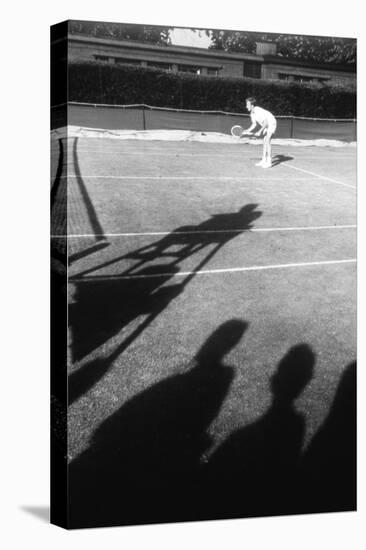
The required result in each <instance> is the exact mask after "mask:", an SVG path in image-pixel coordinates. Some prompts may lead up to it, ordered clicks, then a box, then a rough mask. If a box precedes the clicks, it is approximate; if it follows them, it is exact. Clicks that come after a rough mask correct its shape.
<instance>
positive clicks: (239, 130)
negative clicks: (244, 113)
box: [231, 124, 244, 137]
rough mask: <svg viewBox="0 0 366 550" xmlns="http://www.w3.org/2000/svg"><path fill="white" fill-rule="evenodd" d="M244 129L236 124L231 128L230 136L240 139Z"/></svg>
mask: <svg viewBox="0 0 366 550" xmlns="http://www.w3.org/2000/svg"><path fill="white" fill-rule="evenodd" d="M243 130H244V128H243V127H242V126H239V124H236V125H235V126H233V127H232V128H231V135H232V136H234V137H240V136H241V135H242V133H243Z"/></svg>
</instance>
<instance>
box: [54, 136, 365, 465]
mask: <svg viewBox="0 0 366 550" xmlns="http://www.w3.org/2000/svg"><path fill="white" fill-rule="evenodd" d="M59 146H60V147H61V148H62V158H61V164H58V165H57V162H56V159H57V158H58V159H59V160H60V158H59V156H60V150H59V148H56V149H57V151H56V150H55V153H54V155H55V158H54V160H55V163H54V173H55V175H56V177H57V178H58V181H59V182H61V185H65V183H66V174H67V205H68V227H67V234H68V259H69V271H68V276H69V285H68V295H69V344H70V346H69V359H70V360H69V399H70V408H69V443H68V445H69V458H70V460H71V461H73V460H74V459H77V458H78V457H80V456H82V453H84V454H85V453H87V452H88V449H90V447H91V446H92V445H93V441H94V439H95V434H96V433H97V434H99V437H101V438H102V439H103V429H104V427H105V426H106V425H107V424H108V422H110V419H113V418H116V417H117V416H118V415H119V414H120V413H121V411H123V410H127V409H128V406H129V404H130V403H131V402H134V400H137V402H138V399H139V398H141V403H145V401H144V397H143V396H146V395H150V394H151V395H154V388H159V387H161V386H159V383H163V382H164V381H166V383H168V382H169V380H170V381H173V380H177V381H178V380H184V379H185V378H184V377H187V376H189V373H192V372H195V370H194V369H197V368H199V365H200V361H201V362H202V354H203V355H204V357H206V358H207V357H212V360H213V362H214V363H215V365H216V366H217V365H221V367H222V368H225V367H227V368H230V372H231V373H232V376H231V378H230V383H225V384H223V386H224V389H222V392H221V393H220V392H219V393H218V394H217V398H216V401H215V405H214V406H212V410H211V412H210V415H208V419H206V421H205V422H203V424H204V426H203V428H202V429H204V431H205V432H206V434H207V437H208V438H209V441H210V443H209V444H208V445H207V446H206V448H205V451H204V453H203V454H204V456H205V460H209V457H210V456H211V455H212V454H213V453H214V452H215V450H216V449H218V448H219V447H220V445H223V444H224V442H225V441H226V440H227V438H228V437H229V436H230V434H233V433H234V432H236V431H237V430H239V429H242V428H244V427H248V426H250V425H254V424H255V423H256V422H258V421H259V420H260V419H261V418H263V417H264V416H265V415H266V412H267V411H268V410H270V407H271V404H272V403H273V400H274V398H275V390H274V388H273V380H274V379H275V375H276V373H277V374H278V373H279V370H280V365H281V364H283V362H284V361H285V362H286V359H288V358H291V357H292V356H294V357H296V354H297V353H299V354H300V355H301V356H302V359H301V357H300V361H298V362H296V360H294V362H293V365H292V368H293V372H295V371H296V369H297V368H298V366H297V365H298V363H300V364H301V361H302V360H303V361H305V363H306V365H305V366H304V365H302V367H303V368H304V370H306V371H307V373H308V377H307V378H306V382H305V381H304V383H303V385H302V386H301V388H299V389H298V390H297V391H294V395H293V398H292V402H291V407H292V408H293V410H296V411H297V412H298V413H299V414H300V415H302V417H303V419H304V426H305V429H304V433H303V436H302V441H301V449H302V451H301V452H303V451H304V450H305V449H306V448H307V446H308V445H309V442H310V441H311V440H312V438H313V436H314V435H315V434H316V432H317V430H318V429H319V428H320V427H321V426H322V424H323V423H324V422H325V421H326V419H327V417H328V415H329V413H330V411H331V408H332V403H333V401H334V398H335V395H336V392H337V388H338V387H339V384H340V381H341V379H342V375H343V374H344V372H345V371H346V369H347V367H349V365H350V364H351V363H352V362H354V361H355V360H356V197H357V191H356V149H355V148H352V147H344V148H343V147H341V148H332V147H291V146H288V147H285V146H274V147H273V157H274V166H273V167H272V168H271V169H262V168H258V167H256V166H255V162H257V161H258V160H260V155H261V147H260V146H245V145H243V146H234V145H231V144H215V143H192V142H169V141H167V142H159V141H150V142H149V141H144V142H142V141H134V140H113V139H107V138H69V139H68V140H62V141H60V143H59ZM66 167H67V172H66ZM56 171H57V174H56ZM62 182H63V183H62ZM56 206H57V200H56ZM61 233H65V229H63V230H60V232H59V233H57V229H56V230H55V231H54V239H57V238H59V237H60V234H61ZM231 329H232V332H233V337H232V342H228V341H229V340H230V336H228V335H229V334H230V330H231ZM225 338H226V340H227V341H225ZM304 357H306V359H304ZM197 365H198V367H197ZM302 367H301V366H300V367H299V369H301V368H302ZM301 374H302V373H301V372H299V377H301ZM212 376H213V374H212V373H210V372H207V385H208V386H209V385H210V380H211V382H212V379H211V378H210V377H212ZM201 383H202V380H201ZM203 383H204V382H203ZM283 383H284V384H285V385H286V384H287V385H291V379H290V378H289V380H288V381H286V379H284V380H283ZM216 389H217V388H216ZM149 392H150V394H149ZM213 393H215V392H214V391H213ZM215 395H216V394H215ZM185 397H186V399H187V402H188V403H189V401H190V399H191V396H190V395H189V394H187V395H186V396H185ZM162 399H163V398H162ZM202 403H204V402H202ZM164 406H165V405H164V400H162V403H161V407H162V408H164ZM177 406H178V405H177ZM204 406H205V405H204V404H203V407H204ZM144 407H146V409H144V414H146V422H147V423H148V422H149V416H150V415H149V405H148V404H146V403H145V404H144ZM151 418H152V420H151V422H152V423H153V422H154V415H151ZM155 428H156V429H157V430H159V426H151V425H150V428H149V429H155ZM201 458H202V457H201Z"/></svg>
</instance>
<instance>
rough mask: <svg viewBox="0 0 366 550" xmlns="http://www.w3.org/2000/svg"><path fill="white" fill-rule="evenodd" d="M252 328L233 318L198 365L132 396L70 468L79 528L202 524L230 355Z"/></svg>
mask: <svg viewBox="0 0 366 550" xmlns="http://www.w3.org/2000/svg"><path fill="white" fill-rule="evenodd" d="M246 329H247V323H245V322H243V321H241V320H237V319H232V320H230V321H228V322H226V323H224V324H223V325H221V326H220V327H218V329H217V330H216V331H214V333H213V334H212V335H211V336H210V337H209V338H208V340H207V341H206V342H205V344H204V345H203V346H202V347H201V349H200V351H199V352H198V353H197V354H196V356H195V358H194V359H193V361H192V362H191V363H190V364H189V365H188V366H185V367H184V368H182V370H181V373H180V374H175V375H173V376H170V377H168V378H166V379H163V380H161V381H160V382H157V383H156V384H154V385H152V386H151V387H149V388H147V389H146V390H144V391H143V392H141V393H140V394H138V395H136V396H135V397H133V398H131V399H130V400H129V401H127V402H126V403H125V404H123V405H122V407H121V408H120V409H119V410H117V411H116V412H115V413H114V414H112V415H111V416H110V417H109V418H107V420H105V421H104V422H102V424H101V425H100V426H99V427H98V428H97V429H96V431H95V432H94V434H93V436H92V439H91V442H90V446H89V448H87V449H86V450H85V451H84V452H83V453H82V454H81V455H80V456H79V457H77V458H76V459H75V460H73V461H72V463H71V465H70V468H69V483H70V484H69V490H70V506H71V523H72V525H73V526H74V527H90V526H95V525H96V524H97V525H116V524H118V525H122V524H126V525H127V524H143V523H156V522H169V521H178V520H180V521H182V520H194V519H199V514H200V507H199V506H198V503H199V502H201V501H202V500H201V496H202V495H201V491H202V484H201V481H200V460H201V457H202V455H203V454H204V453H205V451H206V450H207V449H208V448H209V447H210V445H211V443H212V441H211V437H210V435H209V432H208V428H209V426H210V424H211V422H212V421H213V420H214V419H215V417H216V415H217V414H218V411H219V409H220V407H221V405H222V403H223V401H224V399H225V396H226V394H227V392H228V390H229V388H230V385H231V383H232V380H233V377H234V368H233V367H231V366H229V365H227V364H225V355H227V353H228V352H229V351H230V350H231V349H232V348H233V347H234V346H236V345H237V343H238V342H239V341H240V339H241V337H242V335H243V333H244V332H245V330H246Z"/></svg>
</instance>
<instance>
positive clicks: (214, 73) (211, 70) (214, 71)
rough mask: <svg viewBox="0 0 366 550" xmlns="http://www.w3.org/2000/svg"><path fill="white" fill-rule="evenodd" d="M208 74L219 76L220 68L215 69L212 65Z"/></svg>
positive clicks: (208, 69)
mask: <svg viewBox="0 0 366 550" xmlns="http://www.w3.org/2000/svg"><path fill="white" fill-rule="evenodd" d="M207 74H208V75H211V76H218V75H219V69H213V68H212V67H208V68H207Z"/></svg>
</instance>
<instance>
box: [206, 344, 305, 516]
mask: <svg viewBox="0 0 366 550" xmlns="http://www.w3.org/2000/svg"><path fill="white" fill-rule="evenodd" d="M314 363H315V356H314V353H313V351H312V350H311V348H310V347H309V346H308V345H307V344H299V345H297V346H294V347H293V348H291V349H290V350H289V352H288V353H287V354H286V355H285V356H284V357H283V359H282V360H281V361H280V363H279V365H278V367H277V370H276V372H275V373H274V374H273V376H272V377H271V379H270V389H271V393H272V403H271V406H270V407H269V409H268V410H267V412H266V413H265V414H264V415H263V416H262V417H260V418H259V419H258V420H256V421H255V422H253V423H252V424H249V425H246V426H244V427H243V428H240V429H238V430H237V431H235V432H234V433H232V434H231V435H230V436H229V437H228V438H227V439H226V441H224V443H223V444H221V446H219V447H218V449H217V450H216V451H215V453H214V454H213V455H212V457H210V460H209V462H208V464H207V465H206V466H205V469H206V479H207V487H208V489H207V492H208V494H209V495H210V498H209V502H210V505H209V506H210V508H211V510H210V513H211V517H212V519H221V518H235V517H236V518H240V517H250V516H266V515H278V514H284V513H291V512H292V505H293V498H294V495H296V476H297V469H298V463H299V460H300V456H301V449H302V445H303V439H304V432H305V421H304V418H303V415H302V414H300V413H299V412H298V411H296V409H295V406H294V401H295V399H297V397H299V395H300V394H301V393H302V391H303V390H304V389H305V387H306V386H307V384H308V383H309V381H310V380H311V378H312V375H313V369H314Z"/></svg>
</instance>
